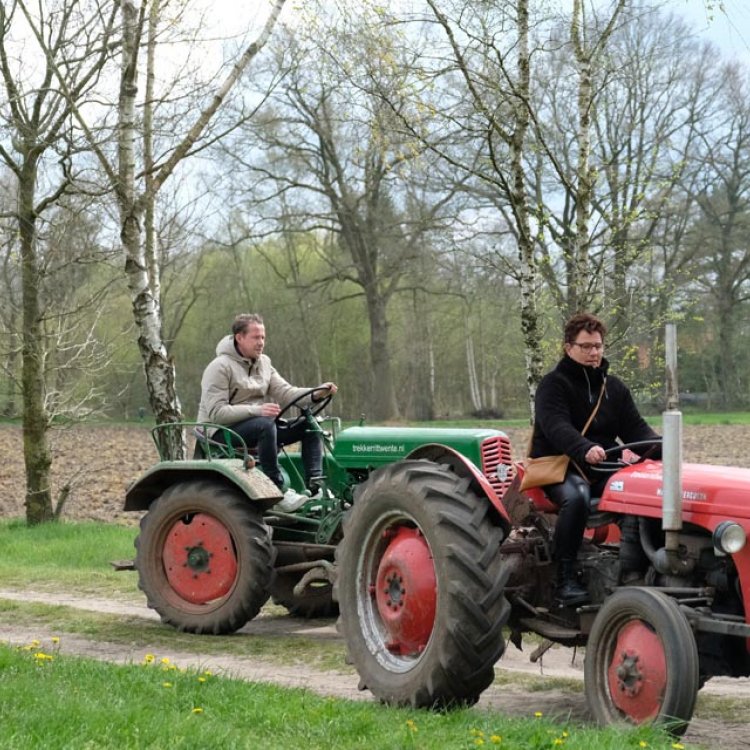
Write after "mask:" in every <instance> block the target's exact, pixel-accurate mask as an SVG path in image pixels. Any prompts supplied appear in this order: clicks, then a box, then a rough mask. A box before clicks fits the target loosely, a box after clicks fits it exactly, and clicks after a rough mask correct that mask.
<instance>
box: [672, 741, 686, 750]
mask: <svg viewBox="0 0 750 750" xmlns="http://www.w3.org/2000/svg"><path fill="white" fill-rule="evenodd" d="M672 747H673V748H674V750H685V745H683V744H682V743H681V742H673V743H672Z"/></svg>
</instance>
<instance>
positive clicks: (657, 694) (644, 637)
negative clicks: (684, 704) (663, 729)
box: [607, 620, 667, 723]
mask: <svg viewBox="0 0 750 750" xmlns="http://www.w3.org/2000/svg"><path fill="white" fill-rule="evenodd" d="M607 680H608V683H609V692H610V696H611V699H612V703H613V704H614V705H615V706H616V707H617V708H618V709H619V710H620V711H622V712H623V714H625V715H626V716H627V717H628V718H629V719H631V721H633V722H635V723H642V722H645V721H649V720H651V719H655V718H656V717H657V716H658V714H659V710H660V708H661V705H662V702H663V700H664V693H665V690H666V687H667V661H666V657H665V655H664V645H663V644H662V642H661V639H660V638H659V636H658V635H657V634H656V633H655V632H654V631H653V629H652V628H650V627H649V625H648V624H647V623H645V622H643V621H642V620H631V621H630V622H628V623H627V624H626V625H625V626H624V627H623V628H622V629H621V630H620V632H619V634H618V636H617V643H616V644H615V647H614V650H613V652H612V659H611V661H610V664H609V667H608V669H607Z"/></svg>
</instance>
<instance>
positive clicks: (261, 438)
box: [229, 417, 323, 487]
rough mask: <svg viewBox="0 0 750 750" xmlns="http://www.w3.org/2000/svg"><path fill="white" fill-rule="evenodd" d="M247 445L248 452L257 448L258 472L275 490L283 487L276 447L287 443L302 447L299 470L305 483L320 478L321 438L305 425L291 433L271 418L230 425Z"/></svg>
mask: <svg viewBox="0 0 750 750" xmlns="http://www.w3.org/2000/svg"><path fill="white" fill-rule="evenodd" d="M229 426H230V427H231V429H232V430H234V431H235V432H236V433H237V434H238V435H239V436H240V437H241V438H242V439H243V440H244V441H245V443H246V444H247V447H248V448H254V447H256V446H257V448H258V460H259V462H260V468H261V469H263V472H264V473H265V474H266V475H268V476H269V477H270V478H271V479H272V480H273V481H274V483H275V484H276V485H277V486H278V487H282V486H283V484H284V477H283V475H282V473H281V468H280V467H279V460H278V453H279V450H278V449H279V446H282V445H289V444H290V443H297V442H301V443H302V466H303V469H304V472H305V483H306V484H307V485H308V486H309V484H310V480H311V479H313V478H314V477H319V476H322V474H323V445H322V442H321V439H320V435H318V434H316V433H314V432H310V431H309V427H308V425H307V423H306V422H304V421H302V422H300V423H298V424H297V426H296V427H294V428H293V429H289V428H288V427H286V426H285V425H284V424H283V423H281V424H278V425H277V423H276V420H275V419H274V418H273V417H250V418H249V419H245V420H243V421H242V422H237V424H233V425H229Z"/></svg>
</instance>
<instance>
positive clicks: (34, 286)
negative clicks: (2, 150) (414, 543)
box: [18, 154, 53, 525]
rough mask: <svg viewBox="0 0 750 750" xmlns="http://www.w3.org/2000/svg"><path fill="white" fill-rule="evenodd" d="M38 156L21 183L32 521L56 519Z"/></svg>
mask: <svg viewBox="0 0 750 750" xmlns="http://www.w3.org/2000/svg"><path fill="white" fill-rule="evenodd" d="M36 161H37V160H36V157H35V156H34V155H33V154H32V155H28V156H27V158H26V161H25V163H24V166H23V170H22V172H21V174H20V175H19V181H18V219H19V220H18V227H19V239H20V245H21V278H22V282H21V283H22V289H23V334H22V339H23V348H22V352H23V354H22V359H23V366H22V390H23V455H24V463H25V466H26V500H25V506H26V521H27V523H28V524H29V525H35V524H39V523H43V522H45V521H51V520H52V519H53V512H52V494H51V490H50V466H51V465H52V458H51V456H50V452H49V446H48V444H47V427H48V420H47V412H46V409H45V404H44V395H45V387H44V359H45V351H44V337H43V335H42V334H43V332H42V327H41V317H42V316H41V312H40V305H39V290H40V286H41V285H40V279H39V276H40V273H39V266H38V258H37V255H36V252H37V248H36V214H35V211H34V191H35V187H36V178H37V174H36V172H37V163H36Z"/></svg>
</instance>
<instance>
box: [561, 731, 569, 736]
mask: <svg viewBox="0 0 750 750" xmlns="http://www.w3.org/2000/svg"><path fill="white" fill-rule="evenodd" d="M562 736H563V737H569V736H570V735H569V734H568V733H567V732H563V733H562Z"/></svg>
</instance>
